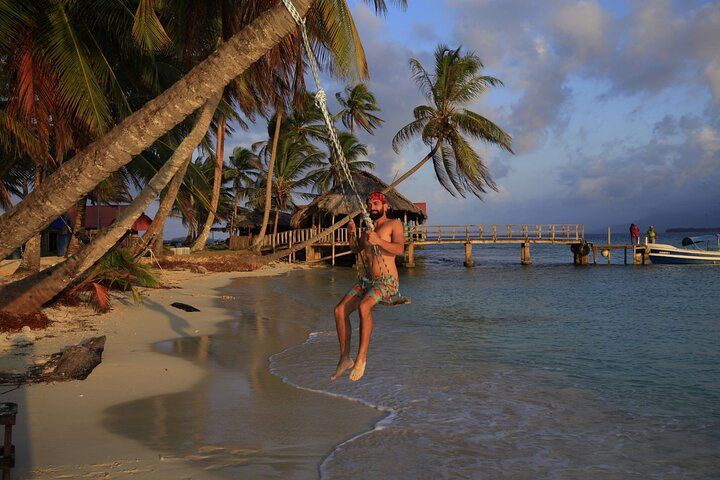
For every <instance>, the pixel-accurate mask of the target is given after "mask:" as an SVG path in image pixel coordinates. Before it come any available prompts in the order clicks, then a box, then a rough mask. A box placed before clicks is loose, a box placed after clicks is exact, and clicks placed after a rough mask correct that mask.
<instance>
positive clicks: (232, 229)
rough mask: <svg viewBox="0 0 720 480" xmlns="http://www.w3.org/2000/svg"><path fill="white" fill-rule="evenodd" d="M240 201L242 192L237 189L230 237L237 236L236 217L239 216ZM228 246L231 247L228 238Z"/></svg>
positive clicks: (231, 218)
mask: <svg viewBox="0 0 720 480" xmlns="http://www.w3.org/2000/svg"><path fill="white" fill-rule="evenodd" d="M238 203H240V192H239V191H235V195H234V197H233V205H232V209H233V210H232V217H230V238H233V237H234V236H235V218H236V217H237V208H238ZM228 248H230V240H228Z"/></svg>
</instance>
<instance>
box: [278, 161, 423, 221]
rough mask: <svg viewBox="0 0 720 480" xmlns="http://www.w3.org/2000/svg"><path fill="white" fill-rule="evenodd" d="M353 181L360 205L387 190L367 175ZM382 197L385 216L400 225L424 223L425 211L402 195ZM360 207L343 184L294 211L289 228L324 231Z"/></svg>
mask: <svg viewBox="0 0 720 480" xmlns="http://www.w3.org/2000/svg"><path fill="white" fill-rule="evenodd" d="M353 181H354V183H355V188H356V189H357V192H358V194H359V195H360V199H361V200H362V201H363V202H365V200H366V198H367V196H368V195H370V194H371V193H372V192H381V191H383V190H385V189H386V188H387V187H388V185H387V184H386V183H385V182H383V181H382V180H380V179H379V178H377V177H376V176H374V175H372V174H370V173H367V172H357V173H355V174H354V175H353ZM385 197H386V198H387V200H388V204H389V205H390V210H389V212H388V216H389V217H391V218H397V219H399V220H400V221H401V222H402V223H403V225H406V226H407V225H421V224H423V223H424V222H425V221H426V220H427V218H428V215H427V213H426V211H425V210H424V209H423V208H421V207H419V206H418V205H416V204H414V203H413V202H411V201H410V200H408V199H407V198H405V197H404V196H402V195H401V194H400V193H398V191H397V190H395V189H392V190H390V191H388V192H387V193H386V194H385ZM359 208H360V204H359V202H358V199H357V197H356V196H355V194H354V193H353V190H352V188H350V186H349V185H347V184H346V183H345V184H343V185H337V186H335V187H334V188H333V189H332V190H330V191H329V192H327V193H325V194H323V195H320V196H319V197H317V198H316V199H315V200H313V201H312V202H311V203H310V204H309V205H307V206H306V207H304V208H302V209H300V210H298V211H297V212H295V214H293V216H292V221H291V225H292V226H293V227H294V228H316V227H317V228H327V227H329V226H331V225H333V224H334V223H335V222H336V221H337V220H339V219H340V218H341V217H342V216H345V215H348V214H349V213H351V212H353V211H355V210H357V209H359Z"/></svg>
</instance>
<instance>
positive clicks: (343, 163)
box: [282, 0, 410, 306]
mask: <svg viewBox="0 0 720 480" xmlns="http://www.w3.org/2000/svg"><path fill="white" fill-rule="evenodd" d="M282 2H283V4H284V5H285V8H287V10H288V12H289V13H290V16H291V17H292V18H293V20H295V23H297V24H298V26H299V27H300V34H301V36H302V40H303V46H304V47H305V52H306V53H307V57H308V61H309V64H310V69H311V70H312V74H313V78H314V79H315V85H316V86H317V93H316V94H315V105H317V107H318V108H319V109H320V111H321V112H322V115H323V119H324V121H325V129H326V130H327V131H328V134H329V135H330V140H331V143H332V146H333V149H334V150H335V153H336V154H337V158H338V163H339V164H340V167H341V170H342V173H343V175H344V176H345V179H346V180H347V183H348V185H349V186H350V189H351V190H352V193H353V194H354V196H355V198H356V199H357V201H358V204H360V208H361V210H362V221H363V222H364V223H365V225H366V226H367V228H368V230H369V231H374V230H375V224H374V223H373V221H372V219H371V218H370V213H369V212H368V211H367V209H366V208H365V202H364V201H363V200H362V198H360V194H359V193H358V191H357V187H356V186H355V182H354V181H353V179H352V176H351V174H350V167H349V166H348V164H347V160H346V159H345V154H344V153H343V150H342V147H341V146H340V141H339V140H338V137H337V133H336V132H335V126H334V125H333V122H332V119H331V117H330V113H329V112H328V108H327V98H326V95H325V90H323V88H322V85H321V84H320V74H319V73H318V67H317V63H316V61H315V54H314V53H313V51H312V48H311V47H310V40H309V39H308V35H307V30H306V28H305V19H304V18H301V17H300V14H299V13H298V11H297V10H296V9H295V6H294V5H293V4H292V2H291V1H290V0H282ZM340 186H341V188H342V190H343V201H344V202H345V203H346V206H347V207H348V211H351V209H350V207H349V204H348V202H347V196H346V195H345V186H344V183H343V182H341V183H340ZM350 221H351V222H352V221H353V220H352V219H350ZM373 255H375V256H376V257H379V258H380V259H381V260H382V263H383V268H384V269H385V270H386V271H388V272H389V270H390V269H389V268H388V266H387V264H386V263H385V259H384V258H383V256H382V255H380V251H379V250H378V246H377V245H373ZM360 258H362V255H360ZM356 264H357V262H356ZM363 265H364V267H365V269H366V271H367V265H365V260H364V259H363ZM359 274H360V271H359V269H358V275H359ZM378 303H380V304H382V305H388V306H393V305H403V304H408V303H410V299H409V298H407V297H403V296H402V295H400V293H397V294H395V295H392V296H390V297H385V298H383V299H382V300H381V301H380V302H378Z"/></svg>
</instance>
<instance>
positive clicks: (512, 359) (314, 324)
mask: <svg viewBox="0 0 720 480" xmlns="http://www.w3.org/2000/svg"><path fill="white" fill-rule="evenodd" d="M588 239H589V240H594V241H595V242H597V243H603V241H606V236H598V237H597V238H588ZM679 240H680V236H673V237H670V238H668V235H663V238H662V239H661V241H663V242H666V243H673V244H675V245H679ZM625 241H626V239H625V238H614V239H613V243H623V242H625ZM621 252H622V251H620V252H616V253H615V255H614V256H613V259H612V264H611V265H607V262H606V260H605V259H603V261H605V263H603V262H602V261H599V263H598V265H594V266H592V265H591V266H575V265H572V254H571V252H570V250H569V247H567V246H533V247H531V255H532V259H533V265H532V266H522V265H520V261H519V258H520V252H519V246H512V245H497V246H475V247H474V249H473V257H474V260H475V262H476V265H475V267H474V268H465V267H463V259H464V250H463V248H462V246H459V247H457V248H450V247H446V246H442V247H441V246H428V247H426V248H425V249H424V250H419V251H418V266H417V267H416V268H414V269H402V270H401V272H400V277H401V280H400V281H401V293H402V294H403V295H405V296H408V297H410V298H411V299H412V303H411V304H410V305H404V306H397V307H382V306H381V307H378V308H377V309H376V314H375V329H374V332H373V339H372V343H371V346H370V351H369V354H368V367H367V371H366V374H365V378H363V380H362V381H360V382H358V383H354V382H351V381H349V380H348V379H347V378H343V379H340V380H338V381H336V382H329V381H328V380H327V376H328V375H329V374H330V373H332V371H333V369H334V366H335V364H336V362H337V355H338V353H337V348H338V347H337V338H336V336H335V329H334V322H333V320H332V315H331V312H332V306H333V305H334V302H336V300H337V299H339V298H340V297H341V296H342V294H343V293H344V292H345V290H346V289H347V288H348V287H349V286H350V285H351V284H352V282H353V279H354V276H355V273H354V271H353V270H351V269H348V268H335V269H326V270H324V271H317V270H312V271H304V272H294V273H293V274H292V275H290V276H289V277H287V278H284V279H279V281H277V282H275V281H273V288H277V289H278V292H279V293H280V292H281V291H283V290H285V291H287V292H291V293H290V295H291V296H293V297H294V298H293V300H294V301H297V302H300V303H307V304H310V305H314V306H316V307H317V309H318V311H319V312H321V313H322V312H324V313H325V314H324V315H323V314H321V315H320V316H319V317H318V318H312V319H307V321H308V322H309V324H310V325H311V329H312V333H311V334H310V335H309V337H308V339H307V340H306V341H305V342H304V343H302V344H300V345H296V346H292V347H290V348H288V349H286V350H285V351H283V352H278V353H277V354H275V355H273V356H272V357H271V361H270V368H271V371H272V372H273V373H275V374H276V375H278V376H280V377H281V378H282V379H283V380H284V381H286V382H287V383H289V384H291V385H293V386H296V387H297V388H302V389H309V390H312V391H315V392H321V393H323V394H326V395H335V396H342V397H345V398H348V399H352V400H353V401H357V402H362V403H364V404H367V405H371V406H373V407H375V408H378V409H381V410H382V411H384V412H386V414H387V415H386V416H385V417H384V418H383V419H382V420H380V421H379V422H378V423H377V424H376V425H375V426H374V428H373V429H372V430H370V431H368V432H363V433H360V434H358V435H357V436H355V437H353V438H351V439H348V440H347V441H345V442H344V443H342V444H339V445H337V446H336V447H335V448H334V449H333V451H332V452H330V453H329V454H328V456H327V457H326V458H325V459H324V460H323V461H322V463H321V466H320V476H321V478H359V477H360V476H362V477H364V478H408V479H425V478H427V479H437V478H477V479H483V478H488V479H491V478H492V479H496V478H508V479H538V478H553V479H576V478H585V479H588V478H590V479H630V478H637V479H678V478H686V479H710V478H720V454H719V452H720V301H719V300H718V295H717V294H718V291H719V290H720V268H719V267H718V266H674V265H647V266H633V265H624V264H623V255H622V253H621ZM352 321H353V327H354V328H357V318H356V317H353V318H352ZM357 338H358V337H357V331H355V332H354V337H353V340H354V341H355V342H354V343H353V348H357V347H356V346H357Z"/></svg>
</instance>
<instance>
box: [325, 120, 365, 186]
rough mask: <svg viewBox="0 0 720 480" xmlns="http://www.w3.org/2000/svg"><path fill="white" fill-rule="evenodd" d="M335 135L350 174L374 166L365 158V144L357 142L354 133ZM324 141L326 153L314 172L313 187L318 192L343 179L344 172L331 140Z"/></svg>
mask: <svg viewBox="0 0 720 480" xmlns="http://www.w3.org/2000/svg"><path fill="white" fill-rule="evenodd" d="M337 137H338V142H339V143H340V148H341V149H342V151H343V156H344V157H345V161H346V163H347V166H348V170H350V172H351V174H352V172H357V171H362V170H373V169H374V168H375V164H374V163H373V162H371V161H370V160H368V159H367V154H368V149H367V145H365V144H363V143H360V142H358V139H357V138H356V137H355V135H353V134H352V133H350V132H338V134H337ZM324 143H325V146H326V148H327V152H328V154H327V157H326V158H325V160H323V165H322V166H321V167H320V169H319V170H318V171H317V172H315V185H314V187H313V188H314V189H315V190H316V191H317V192H319V193H325V192H327V191H328V190H330V189H332V188H333V187H334V186H335V185H338V184H340V183H341V182H342V181H343V180H344V179H345V174H344V173H343V172H342V170H341V167H340V165H339V161H340V160H339V158H338V154H337V152H336V151H335V148H334V146H333V144H332V142H330V140H326V141H325V142H324Z"/></svg>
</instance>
